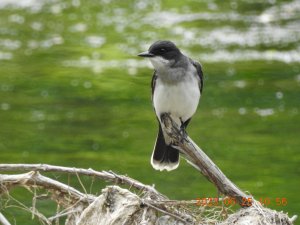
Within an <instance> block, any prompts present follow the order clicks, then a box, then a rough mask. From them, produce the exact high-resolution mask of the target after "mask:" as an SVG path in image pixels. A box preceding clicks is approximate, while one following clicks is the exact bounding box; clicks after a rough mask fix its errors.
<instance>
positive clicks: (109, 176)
mask: <svg viewBox="0 0 300 225" xmlns="http://www.w3.org/2000/svg"><path fill="white" fill-rule="evenodd" d="M0 171H23V172H24V171H43V172H60V173H68V174H73V175H76V176H77V175H78V174H80V175H85V176H91V177H95V178H98V179H102V180H106V181H110V182H114V183H115V184H126V185H129V186H130V187H134V188H136V189H138V190H141V191H146V192H148V193H149V194H150V195H153V196H155V198H161V199H167V197H166V196H164V195H162V194H161V193H159V192H158V191H157V190H155V188H153V187H151V186H149V185H145V184H143V183H141V182H139V181H137V180H135V179H132V178H130V177H127V176H124V175H118V174H115V173H114V172H112V171H102V172H99V171H95V170H93V169H91V168H90V169H82V168H70V167H64V166H53V165H48V164H0Z"/></svg>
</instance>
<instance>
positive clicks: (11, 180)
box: [0, 171, 95, 203]
mask: <svg viewBox="0 0 300 225" xmlns="http://www.w3.org/2000/svg"><path fill="white" fill-rule="evenodd" d="M0 182H1V186H0V193H1V192H7V189H9V188H12V187H14V186H33V187H34V186H40V187H43V188H45V189H47V190H50V191H51V190H52V194H55V195H57V194H60V193H63V194H67V196H68V197H69V198H70V199H71V200H72V201H77V200H78V199H80V200H81V201H82V202H85V203H90V202H92V201H93V200H94V199H95V197H94V196H92V195H86V194H83V193H81V192H80V191H78V190H76V189H75V188H73V187H71V186H69V185H66V184H63V183H61V182H58V181H56V180H53V179H51V178H48V177H45V176H43V175H41V174H39V172H34V171H32V172H29V173H23V174H14V175H7V174H0ZM4 187H5V188H4ZM64 200H66V199H64Z"/></svg>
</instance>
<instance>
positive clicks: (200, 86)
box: [190, 59, 203, 93]
mask: <svg viewBox="0 0 300 225" xmlns="http://www.w3.org/2000/svg"><path fill="white" fill-rule="evenodd" d="M190 61H191V63H192V64H193V65H194V67H195V68H196V70H197V75H198V76H199V89H200V93H202V90H203V72H202V67H201V64H200V63H198V62H195V61H194V60H192V59H190Z"/></svg>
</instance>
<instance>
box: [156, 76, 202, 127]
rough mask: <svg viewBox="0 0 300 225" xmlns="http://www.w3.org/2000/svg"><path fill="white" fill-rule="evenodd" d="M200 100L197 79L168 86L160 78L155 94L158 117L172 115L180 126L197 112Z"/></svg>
mask: <svg viewBox="0 0 300 225" xmlns="http://www.w3.org/2000/svg"><path fill="white" fill-rule="evenodd" d="M199 99H200V90H199V86H198V81H197V78H196V77H191V78H189V79H185V80H183V81H180V82H178V83H176V84H166V83H163V84H162V81H161V80H160V79H159V78H158V79H157V80H156V85H155V91H154V94H153V104H154V107H155V112H156V115H157V117H158V118H159V119H160V115H161V114H163V113H171V115H172V117H173V118H174V119H175V120H176V122H177V123H178V124H180V120H181V121H183V122H185V121H186V120H188V119H189V118H191V117H192V116H193V114H194V113H195V112H196V109H197V106H198V103H199Z"/></svg>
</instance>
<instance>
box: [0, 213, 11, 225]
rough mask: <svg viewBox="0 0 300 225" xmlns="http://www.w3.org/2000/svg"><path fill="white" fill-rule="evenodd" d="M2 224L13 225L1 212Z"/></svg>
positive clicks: (0, 219) (0, 221)
mask: <svg viewBox="0 0 300 225" xmlns="http://www.w3.org/2000/svg"><path fill="white" fill-rule="evenodd" d="M0 223H1V224H2V225H11V224H10V222H8V220H7V219H6V218H5V217H4V216H3V214H2V213H1V212H0Z"/></svg>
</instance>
